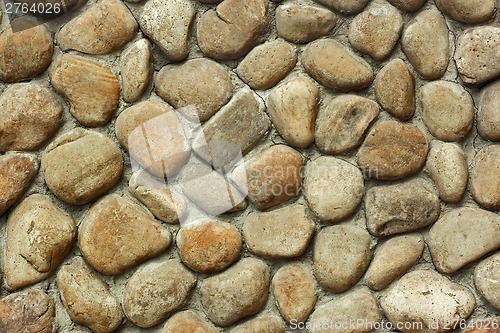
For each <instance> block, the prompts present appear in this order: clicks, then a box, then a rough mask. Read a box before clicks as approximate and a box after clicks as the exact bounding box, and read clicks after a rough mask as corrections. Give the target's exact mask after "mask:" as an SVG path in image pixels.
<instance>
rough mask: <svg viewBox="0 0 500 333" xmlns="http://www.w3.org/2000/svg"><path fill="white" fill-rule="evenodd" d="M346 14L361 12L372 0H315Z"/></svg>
mask: <svg viewBox="0 0 500 333" xmlns="http://www.w3.org/2000/svg"><path fill="white" fill-rule="evenodd" d="M314 1H316V2H318V3H320V4H322V5H325V6H327V7H329V8H332V9H334V10H336V11H338V12H341V13H342V14H345V15H353V14H356V13H359V12H360V11H362V10H363V8H365V7H366V5H367V4H368V2H370V0H314Z"/></svg>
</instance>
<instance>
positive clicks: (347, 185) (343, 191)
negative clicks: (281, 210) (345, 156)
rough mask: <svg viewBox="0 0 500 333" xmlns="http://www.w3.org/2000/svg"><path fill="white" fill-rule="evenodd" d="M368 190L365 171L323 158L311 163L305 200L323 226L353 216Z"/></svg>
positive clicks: (336, 159)
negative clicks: (366, 188) (365, 182)
mask: <svg viewBox="0 0 500 333" xmlns="http://www.w3.org/2000/svg"><path fill="white" fill-rule="evenodd" d="M364 191H365V186H364V180H363V175H362V174H361V171H360V170H359V169H358V168H357V167H356V166H354V165H352V164H351V163H348V162H346V161H344V160H341V159H338V158H335V157H327V156H321V157H318V158H317V159H315V160H313V161H310V162H308V163H307V165H306V168H305V174H304V197H305V199H306V202H307V205H308V206H309V208H310V209H311V211H312V212H313V213H314V215H315V216H316V217H317V218H319V219H320V220H321V222H323V223H328V224H331V223H337V222H340V221H342V220H344V219H346V218H348V217H349V216H351V215H352V214H353V213H354V212H355V211H356V209H357V208H358V206H359V204H360V203H361V199H362V198H363V194H364Z"/></svg>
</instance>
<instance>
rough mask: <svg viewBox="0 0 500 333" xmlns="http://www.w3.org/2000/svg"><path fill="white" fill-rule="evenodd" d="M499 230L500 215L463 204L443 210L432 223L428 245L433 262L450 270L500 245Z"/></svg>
mask: <svg viewBox="0 0 500 333" xmlns="http://www.w3.org/2000/svg"><path fill="white" fill-rule="evenodd" d="M499 233H500V216H498V215H496V214H494V213H491V212H488V211H485V210H482V209H478V208H468V207H462V208H457V209H454V210H452V211H450V212H448V213H446V214H444V215H443V216H442V217H441V218H440V219H439V220H438V221H437V222H436V223H435V224H434V225H433V226H432V228H431V229H430V231H429V235H428V237H427V245H428V246H429V250H430V252H431V255H432V260H433V262H434V266H436V268H437V270H438V271H440V272H443V273H447V274H448V273H454V272H456V271H457V270H459V269H460V268H462V267H463V266H465V265H467V264H468V263H470V262H473V261H474V260H477V259H479V258H481V257H482V256H484V255H485V254H486V253H488V252H491V251H494V250H496V249H498V248H500V238H499V237H498V235H499Z"/></svg>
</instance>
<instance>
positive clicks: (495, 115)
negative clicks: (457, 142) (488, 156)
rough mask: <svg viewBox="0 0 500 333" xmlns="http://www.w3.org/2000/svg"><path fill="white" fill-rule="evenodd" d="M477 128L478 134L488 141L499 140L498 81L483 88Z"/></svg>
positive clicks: (499, 87) (499, 92) (499, 84)
mask: <svg viewBox="0 0 500 333" xmlns="http://www.w3.org/2000/svg"><path fill="white" fill-rule="evenodd" d="M479 105H480V106H479V113H478V119H477V129H478V132H479V134H481V136H482V137H483V138H484V139H486V140H490V141H500V112H498V108H497V106H498V105H500V81H495V82H494V83H492V84H491V85H489V86H487V87H486V88H484V90H483V91H482V94H481V99H480V104H479Z"/></svg>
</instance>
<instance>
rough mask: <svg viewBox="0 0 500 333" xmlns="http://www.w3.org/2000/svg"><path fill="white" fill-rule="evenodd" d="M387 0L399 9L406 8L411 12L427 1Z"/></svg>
mask: <svg viewBox="0 0 500 333" xmlns="http://www.w3.org/2000/svg"><path fill="white" fill-rule="evenodd" d="M387 1H389V2H390V3H391V4H392V5H393V6H395V7H397V8H399V9H401V10H406V11H408V12H413V11H416V10H417V9H420V8H421V7H422V6H423V5H424V3H426V2H427V0H387Z"/></svg>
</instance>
